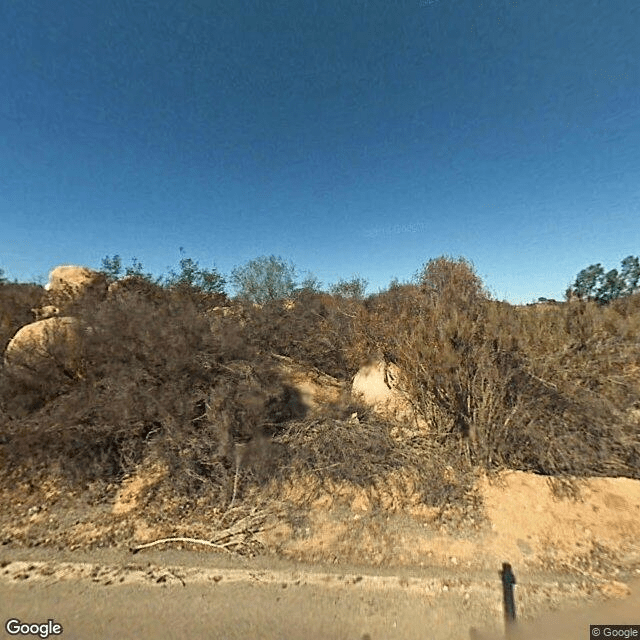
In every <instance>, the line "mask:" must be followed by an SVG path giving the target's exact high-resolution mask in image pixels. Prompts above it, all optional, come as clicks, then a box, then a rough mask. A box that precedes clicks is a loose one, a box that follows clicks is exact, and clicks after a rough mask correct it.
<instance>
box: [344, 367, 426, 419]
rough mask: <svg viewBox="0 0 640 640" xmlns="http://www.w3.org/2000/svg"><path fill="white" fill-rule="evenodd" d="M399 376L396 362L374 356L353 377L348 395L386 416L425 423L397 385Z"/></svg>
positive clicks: (399, 372)
mask: <svg viewBox="0 0 640 640" xmlns="http://www.w3.org/2000/svg"><path fill="white" fill-rule="evenodd" d="M400 376H401V371H400V369H399V367H398V366H397V365H395V364H393V363H389V362H386V361H385V360H384V359H383V358H377V357H376V358H374V359H373V360H371V361H370V362H367V363H366V364H365V365H363V366H362V367H361V368H360V370H359V371H358V373H357V374H356V375H355V377H354V378H353V383H352V385H351V395H352V396H353V397H354V398H356V399H358V400H360V401H361V402H364V403H365V404H366V405H368V406H370V407H371V408H372V409H373V410H374V411H375V412H376V413H378V414H380V415H381V416H383V417H385V418H387V419H391V420H397V421H401V422H408V423H411V424H412V425H417V426H425V424H426V423H425V421H424V420H423V419H422V418H420V417H419V416H417V415H416V412H415V410H414V409H413V407H412V406H411V403H410V402H409V398H408V397H407V394H406V393H405V392H403V391H402V389H401V388H400V386H399V381H400Z"/></svg>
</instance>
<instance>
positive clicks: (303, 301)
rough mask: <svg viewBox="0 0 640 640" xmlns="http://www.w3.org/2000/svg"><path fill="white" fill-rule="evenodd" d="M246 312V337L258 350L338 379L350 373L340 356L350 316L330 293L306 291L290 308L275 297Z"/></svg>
mask: <svg viewBox="0 0 640 640" xmlns="http://www.w3.org/2000/svg"><path fill="white" fill-rule="evenodd" d="M246 313H247V324H246V327H245V335H246V339H247V340H248V341H249V343H250V344H252V345H253V346H254V347H255V348H256V349H257V350H259V351H260V352H262V353H277V354H279V355H284V356H288V357H290V358H293V359H294V360H296V361H297V362H299V363H301V364H307V365H310V366H312V367H315V368H317V369H319V370H320V371H322V372H324V373H326V374H328V375H331V376H333V377H335V378H337V379H339V380H345V379H346V378H347V377H348V376H349V375H352V373H353V372H352V371H350V370H349V369H348V367H347V364H346V362H345V355H344V352H345V349H346V346H347V345H348V344H349V343H350V341H351V340H352V336H353V331H352V327H351V324H350V323H351V320H352V318H351V317H350V316H349V312H348V311H346V310H345V309H344V308H343V306H341V305H340V304H339V303H338V302H337V301H336V300H335V299H334V298H333V297H332V296H330V295H328V294H317V293H307V294H304V295H301V296H300V297H299V298H298V299H297V300H296V304H295V306H294V307H293V308H292V309H286V308H285V307H284V305H283V303H282V301H279V300H276V301H273V302H269V303H267V304H265V305H263V307H262V308H260V309H255V308H252V307H249V308H247V309H246Z"/></svg>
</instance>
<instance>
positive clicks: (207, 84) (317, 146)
mask: <svg viewBox="0 0 640 640" xmlns="http://www.w3.org/2000/svg"><path fill="white" fill-rule="evenodd" d="M638 34H640V5H638V3H637V2H631V1H629V0H615V1H614V2H611V1H609V2H605V1H604V0H603V1H599V0H595V1H594V0H581V1H580V2H577V1H575V0H565V1H563V2H555V1H551V0H536V1H535V2H532V1H521V0H518V1H517V2H516V1H515V0H485V1H482V2H478V1H477V0H476V1H471V0H439V1H437V0H399V1H394V2H388V1H385V2H382V1H378V0H339V1H338V0H324V1H322V2H320V1H315V0H296V1H290V0H284V1H282V2H264V1H262V0H233V2H217V1H213V0H180V2H175V1H171V2H168V1H165V0H159V1H154V2H151V1H149V0H137V1H136V2H130V1H128V2H124V1H123V0H107V1H105V0H100V1H98V0H57V1H56V2H51V1H50V0H6V1H5V2H3V3H0V86H1V87H2V91H0V224H1V226H0V229H1V231H0V267H2V268H3V269H4V270H5V272H6V275H8V276H9V277H10V278H11V279H13V278H17V279H18V280H20V281H23V280H32V279H34V278H37V277H38V276H45V275H46V274H47V273H48V271H49V270H50V269H51V268H52V267H53V266H55V265H57V264H62V263H70V264H83V265H87V266H92V267H99V266H100V263H101V260H102V258H103V257H104V256H106V255H110V256H112V255H114V254H119V255H121V256H122V258H123V260H124V262H125V264H129V261H130V258H132V257H136V258H137V259H138V260H140V261H141V262H142V263H143V266H144V267H145V268H146V269H147V270H149V271H151V272H152V273H154V274H156V275H158V274H161V273H166V272H167V269H168V268H169V267H171V268H176V267H177V265H178V261H179V260H180V257H181V255H180V253H179V247H184V249H185V253H186V255H187V256H189V257H191V258H193V259H194V260H197V261H198V262H199V263H200V265H201V266H202V267H206V268H211V267H215V268H217V269H218V270H219V271H220V272H221V273H223V274H224V275H228V274H229V273H230V272H231V270H232V269H233V267H235V266H238V265H243V264H245V263H246V262H247V261H249V260H251V259H253V258H256V257H258V256H262V255H272V254H273V255H279V256H282V258H283V259H285V260H286V261H291V262H293V263H294V264H295V266H296V267H297V269H298V271H299V273H300V274H301V275H302V276H304V275H306V274H307V273H308V272H312V273H314V274H315V275H316V276H317V277H318V278H319V279H320V280H321V281H322V282H323V284H324V285H328V284H330V283H333V282H336V281H337V280H338V279H339V278H346V279H349V278H351V277H352V276H354V275H358V276H361V277H363V278H366V279H367V280H368V281H369V289H368V292H373V291H377V290H378V288H380V287H385V286H386V285H388V283H389V281H390V280H391V279H392V278H393V277H398V278H399V279H400V280H401V281H403V280H407V279H409V278H410V277H411V276H412V275H413V274H414V273H415V272H416V270H417V269H419V268H420V267H421V266H422V265H423V264H424V263H425V262H426V261H427V260H429V259H430V258H435V257H437V256H440V255H443V254H448V255H452V256H464V257H466V258H467V259H469V260H471V261H472V262H473V263H474V265H475V267H476V269H477V272H478V274H479V275H480V276H481V277H482V279H483V281H484V283H485V285H486V286H487V287H488V289H489V290H490V291H491V292H492V293H493V295H494V296H496V297H497V298H499V299H505V300H508V301H510V302H513V303H521V302H529V301H531V300H533V299H536V298H537V297H539V296H546V297H552V298H557V299H560V298H561V297H562V294H563V292H564V290H565V288H566V286H567V285H568V284H570V283H571V282H573V280H574V279H575V276H576V275H577V273H578V272H579V271H580V270H581V269H582V268H584V267H586V266H588V265H590V264H593V263H597V262H601V263H602V264H603V266H604V267H605V269H610V268H614V267H618V268H619V266H620V261H621V260H622V259H623V258H624V257H626V256H628V255H639V254H640V70H639V68H640V38H639V37H638Z"/></svg>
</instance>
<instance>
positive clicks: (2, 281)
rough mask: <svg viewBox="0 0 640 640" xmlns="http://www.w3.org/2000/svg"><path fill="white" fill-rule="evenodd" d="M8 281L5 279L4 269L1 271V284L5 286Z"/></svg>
mask: <svg viewBox="0 0 640 640" xmlns="http://www.w3.org/2000/svg"><path fill="white" fill-rule="evenodd" d="M6 281H7V279H6V278H5V277H4V269H0V284H4V283H5V282H6Z"/></svg>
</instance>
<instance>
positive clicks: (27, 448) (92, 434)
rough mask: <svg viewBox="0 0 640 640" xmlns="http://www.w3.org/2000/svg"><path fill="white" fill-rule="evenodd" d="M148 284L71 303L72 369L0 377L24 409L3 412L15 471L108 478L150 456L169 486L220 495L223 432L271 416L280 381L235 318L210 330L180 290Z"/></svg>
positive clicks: (246, 435) (260, 427)
mask: <svg viewBox="0 0 640 640" xmlns="http://www.w3.org/2000/svg"><path fill="white" fill-rule="evenodd" d="M149 293H150V292H149V291H146V292H141V291H138V290H135V291H125V292H121V293H120V295H118V296H113V297H111V298H109V299H107V300H104V301H103V302H101V303H100V304H98V305H94V304H92V305H90V306H85V307H83V306H76V313H77V317H78V318H79V319H80V321H81V322H83V323H84V324H86V325H87V326H89V327H91V331H90V332H88V333H86V334H84V335H83V344H82V357H83V375H82V377H79V378H77V379H74V380H72V381H69V382H68V383H66V384H65V385H62V384H60V382H59V381H57V380H53V379H49V378H41V379H40V385H39V386H36V387H34V386H29V385H26V386H25V384H24V380H17V379H15V378H14V379H11V380H6V379H5V381H4V383H5V386H4V387H3V390H2V391H3V399H4V400H6V398H8V397H10V396H12V397H16V396H20V394H22V396H26V397H24V398H23V400H24V404H25V405H26V411H24V412H23V413H22V414H20V415H14V416H10V415H7V413H6V412H5V414H4V415H3V424H2V431H3V438H4V451H5V453H6V454H7V456H8V459H9V460H10V462H12V463H14V464H15V465H21V466H22V467H23V468H24V469H25V472H26V473H28V472H29V471H30V470H34V469H36V468H40V467H42V466H46V467H47V468H49V469H50V470H52V471H53V472H56V471H59V472H60V473H62V474H64V475H65V477H67V478H68V479H69V481H70V482H73V483H75V482H81V483H86V482H88V481H92V480H94V479H99V480H104V481H112V480H114V479H118V478H120V477H122V475H123V474H125V473H129V472H132V471H133V470H134V469H135V468H136V466H137V465H139V464H140V463H141V462H142V461H143V460H146V459H149V458H153V459H157V460H159V461H160V462H162V463H163V464H165V465H166V466H167V467H168V469H169V475H168V476H167V480H166V482H168V483H171V484H172V486H173V489H174V490H176V491H177V492H178V493H179V494H180V495H185V496H195V495H202V494H207V495H209V496H210V498H211V500H212V501H213V502H215V501H216V500H221V501H223V502H224V501H225V500H227V499H228V497H229V494H230V491H231V490H232V488H233V480H232V478H233V473H234V469H235V458H234V443H235V442H237V441H239V440H240V441H241V440H251V439H254V438H256V437H257V436H259V434H260V433H262V432H263V431H264V429H265V428H266V426H265V425H269V424H270V423H272V422H273V421H272V420H271V417H272V413H274V412H278V411H282V407H281V406H280V405H279V404H278V394H279V393H280V392H281V387H280V386H279V385H278V381H277V376H276V375H275V374H274V372H273V371H272V370H271V369H270V366H269V364H268V362H267V361H266V359H261V357H260V355H259V354H257V353H256V352H255V351H254V350H252V349H251V348H250V347H248V346H247V344H246V341H244V340H242V337H241V336H239V335H238V332H239V328H238V327H237V326H236V325H234V324H233V323H231V322H229V323H222V324H219V325H217V327H216V328H215V331H213V330H212V328H211V325H210V322H209V320H207V318H206V317H205V316H204V315H202V314H199V313H198V311H197V308H196V304H195V303H191V302H190V301H189V299H188V296H185V295H184V292H176V291H168V290H163V289H161V288H152V290H151V293H152V295H149ZM34 399H35V401H34ZM23 408H24V407H23Z"/></svg>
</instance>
